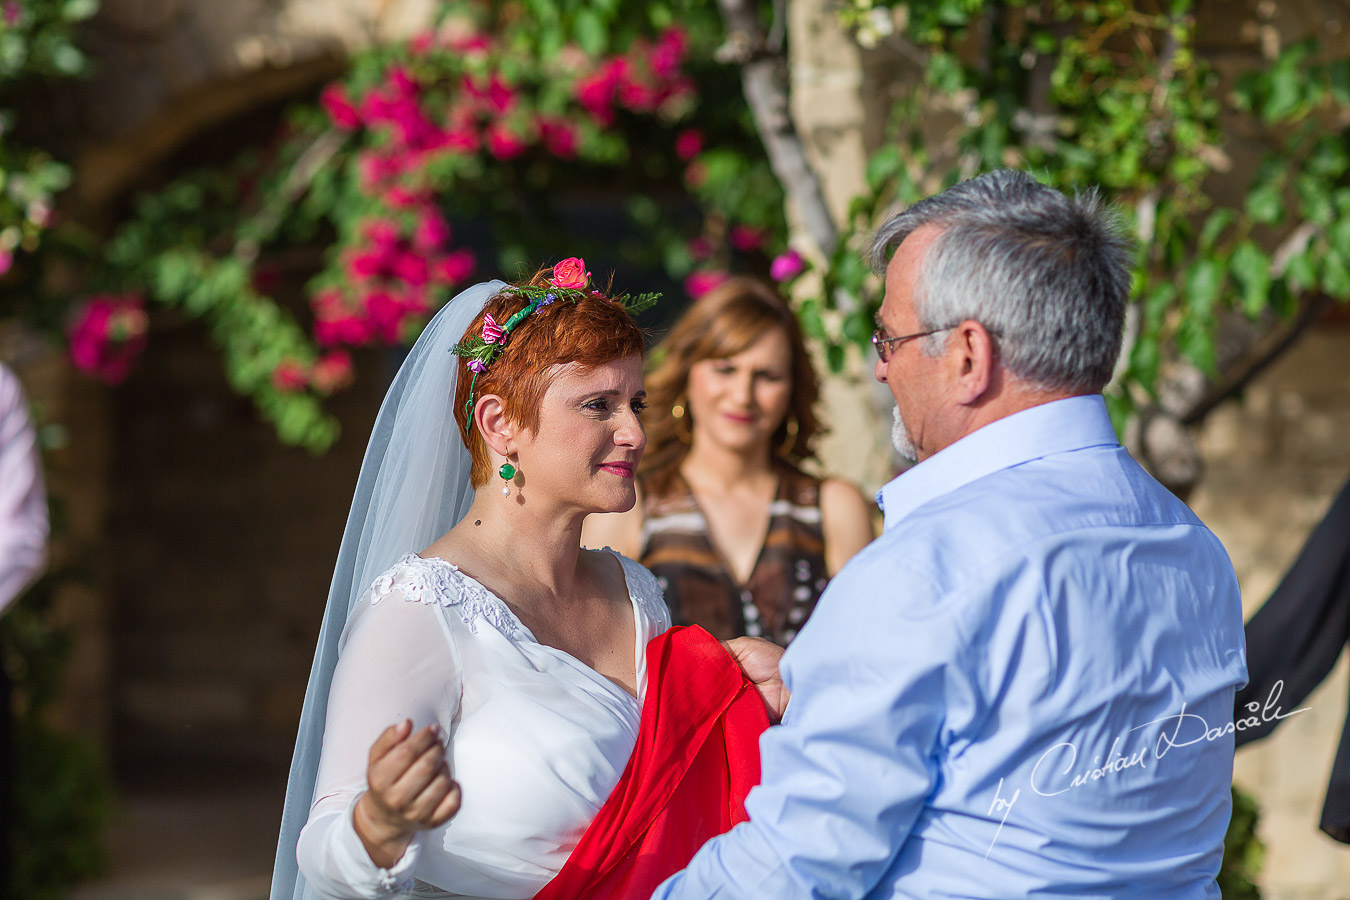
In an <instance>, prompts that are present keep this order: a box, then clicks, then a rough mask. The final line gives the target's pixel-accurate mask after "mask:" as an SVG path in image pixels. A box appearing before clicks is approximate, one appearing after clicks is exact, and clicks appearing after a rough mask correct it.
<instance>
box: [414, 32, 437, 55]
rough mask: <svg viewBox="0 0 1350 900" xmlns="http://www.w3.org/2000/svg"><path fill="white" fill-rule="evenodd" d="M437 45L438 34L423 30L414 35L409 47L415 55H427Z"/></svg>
mask: <svg viewBox="0 0 1350 900" xmlns="http://www.w3.org/2000/svg"><path fill="white" fill-rule="evenodd" d="M434 46H436V35H435V34H433V33H432V32H430V31H423V32H421V33H419V34H416V35H413V38H412V40H410V41H408V49H409V50H410V51H412V54H413V55H414V56H425V55H426V54H427V53H428V52H430V51H431V48H432V47H434Z"/></svg>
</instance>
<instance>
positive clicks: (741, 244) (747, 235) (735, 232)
mask: <svg viewBox="0 0 1350 900" xmlns="http://www.w3.org/2000/svg"><path fill="white" fill-rule="evenodd" d="M731 246H733V247H735V248H736V249H737V250H740V251H741V252H742V253H751V252H753V251H755V250H758V249H759V248H760V247H763V246H764V232H762V231H760V230H759V229H758V228H751V227H750V226H749V225H733V226H732V228H731Z"/></svg>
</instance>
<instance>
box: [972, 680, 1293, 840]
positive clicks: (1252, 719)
mask: <svg viewBox="0 0 1350 900" xmlns="http://www.w3.org/2000/svg"><path fill="white" fill-rule="evenodd" d="M1283 691H1284V682H1283V681H1277V682H1275V684H1274V685H1273V686H1272V687H1271V689H1270V696H1269V697H1267V698H1266V702H1265V703H1264V704H1263V703H1257V702H1253V703H1248V704H1247V706H1246V712H1247V715H1246V716H1243V717H1241V718H1236V719H1234V720H1233V721H1231V722H1224V723H1223V724H1222V725H1216V726H1214V727H1210V724H1209V723H1208V722H1206V721H1205V719H1204V717H1202V716H1198V715H1196V714H1195V713H1190V712H1187V711H1186V704H1185V703H1182V704H1181V710H1180V711H1179V712H1177V713H1175V714H1173V715H1170V716H1163V717H1162V718H1160V719H1154V720H1152V721H1151V722H1145V723H1144V724H1142V725H1136V726H1134V727H1133V728H1130V729H1128V730H1127V731H1126V732H1125V733H1124V734H1122V735H1118V736H1117V737H1116V738H1115V739H1114V740H1112V741H1111V749H1110V751H1109V752H1108V753H1107V754H1106V759H1105V760H1104V761H1103V760H1102V757H1101V756H1095V757H1093V759H1092V763H1091V764H1090V765H1087V766H1083V765H1081V764H1080V763H1079V759H1078V748H1077V747H1076V746H1075V745H1074V744H1073V743H1071V742H1069V741H1061V742H1060V743H1058V744H1054V745H1052V746H1051V747H1049V748H1048V749H1047V750H1046V751H1045V752H1044V753H1042V754H1041V756H1040V758H1039V759H1037V760H1036V765H1035V766H1033V767H1032V769H1031V777H1030V779H1029V781H1030V785H1029V786H1030V788H1031V790H1032V791H1033V792H1034V793H1036V794H1038V795H1039V796H1041V797H1058V796H1060V795H1061V794H1067V793H1069V792H1070V791H1072V790H1074V789H1076V788H1081V787H1083V786H1085V785H1088V784H1091V783H1093V782H1096V781H1101V780H1102V779H1103V778H1110V777H1112V776H1118V775H1120V774H1121V773H1123V772H1126V771H1128V770H1129V769H1135V768H1139V769H1147V768H1148V767H1149V764H1150V762H1158V761H1161V760H1162V759H1163V757H1165V756H1166V755H1167V754H1168V752H1169V751H1171V750H1175V749H1177V748H1180V747H1189V746H1191V745H1192V744H1198V743H1200V742H1201V741H1217V740H1219V739H1220V738H1223V737H1226V736H1227V735H1230V734H1233V733H1235V732H1238V731H1246V730H1249V729H1252V728H1260V727H1261V726H1262V725H1265V724H1268V723H1270V722H1276V721H1279V720H1280V719H1287V718H1289V717H1290V716H1295V715H1298V714H1299V713H1301V712H1307V711H1308V710H1309V709H1310V707H1306V706H1305V707H1303V708H1302V709H1296V710H1293V711H1292V712H1284V711H1282V710H1281V709H1280V706H1279V700H1280V694H1281V693H1282V692H1283ZM1155 725H1156V726H1158V738H1157V740H1156V741H1153V742H1152V743H1145V744H1144V746H1142V747H1140V748H1138V749H1137V750H1135V751H1133V752H1125V751H1122V749H1121V744H1122V742H1123V741H1125V740H1126V739H1127V737H1128V736H1129V735H1130V734H1132V733H1134V732H1136V731H1142V730H1143V729H1145V728H1150V727H1152V726H1155ZM1183 729H1184V731H1185V734H1183ZM1127 749H1128V747H1127ZM1021 796H1022V789H1021V788H1018V789H1017V790H1015V791H1013V792H1012V796H1004V794H1003V779H1002V778H1000V779H999V780H998V787H997V788H995V789H994V802H993V803H991V804H990V805H989V813H988V814H989V815H991V816H995V815H999V814H1002V815H1001V818H1000V819H999V823H998V830H997V831H995V832H994V839H993V840H992V841H990V842H989V849H988V850H986V851H985V852H984V855H985V858H986V859H987V858H988V857H989V851H990V850H993V849H994V844H996V843H998V836H999V834H1000V833H1001V832H1002V831H1003V825H1004V823H1005V822H1007V821H1008V814H1009V813H1011V812H1012V809H1013V805H1014V804H1016V803H1017V799H1018V798H1019V797H1021Z"/></svg>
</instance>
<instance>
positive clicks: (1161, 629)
mask: <svg viewBox="0 0 1350 900" xmlns="http://www.w3.org/2000/svg"><path fill="white" fill-rule="evenodd" d="M878 499H879V500H880V501H881V502H882V505H883V509H884V512H885V530H884V531H883V533H882V535H881V537H879V538H878V539H877V540H876V541H874V542H873V543H872V544H871V545H869V546H868V547H867V548H866V549H865V550H863V551H862V552H861V553H860V554H859V555H858V556H857V557H856V558H855V559H854V560H853V561H851V562H850V563H849V564H848V565H847V566H845V568H844V569H843V571H841V572H840V573H839V575H838V576H836V578H835V579H834V580H833V581H832V582H831V583H830V586H829V588H828V589H827V590H826V592H825V594H824V596H823V597H822V598H821V601H820V604H819V606H818V607H817V608H816V611H815V613H814V615H813V616H812V617H811V620H810V621H809V623H808V624H807V627H806V628H805V629H803V631H802V632H801V634H800V635H799V636H798V637H797V639H796V640H795V641H794V642H793V644H792V647H791V649H789V650H788V652H787V654H786V655H785V656H784V657H783V660H782V664H781V670H782V673H783V678H784V681H785V682H786V684H787V686H788V688H789V689H790V690H791V692H792V700H791V701H790V703H789V704H788V708H787V713H786V715H785V717H784V720H783V724H782V725H780V726H777V727H774V728H770V729H769V730H768V731H767V732H766V733H765V734H764V736H763V738H762V739H761V741H760V750H761V755H762V771H763V775H762V783H761V785H760V786H759V787H757V788H755V789H754V790H753V791H751V793H750V796H749V798H748V799H747V801H746V809H747V810H748V812H749V813H750V821H749V822H746V823H743V824H741V825H738V826H737V827H736V828H734V829H732V830H731V831H730V832H729V833H727V834H725V835H722V836H721V837H719V838H716V839H714V840H712V841H710V842H709V843H708V844H707V845H705V846H704V847H703V849H702V850H701V851H699V853H698V854H697V855H696V856H695V857H694V859H693V861H692V862H691V863H690V864H689V868H688V869H686V870H685V871H684V872H681V873H679V874H677V875H675V876H673V877H672V878H671V879H669V880H668V881H666V882H665V883H664V884H663V885H662V886H661V887H660V888H659V889H658V890H657V891H656V894H655V895H654V897H656V898H660V900H693V898H719V900H730V898H750V897H756V898H759V897H763V898H775V900H790V898H806V897H811V898H825V897H830V898H846V897H847V898H858V897H865V898H890V897H913V898H925V900H928V898H945V897H977V898H999V897H1009V898H1013V897H1016V898H1021V897H1029V896H1038V897H1039V896H1050V895H1053V896H1056V897H1145V896H1147V897H1150V898H1198V897H1215V898H1217V897H1218V896H1219V891H1218V887H1217V885H1216V884H1215V876H1216V875H1217V873H1218V871H1219V863H1220V861H1221V858H1222V854H1223V837H1224V832H1225V830H1226V829H1227V826H1228V819H1229V814H1230V811H1231V810H1230V795H1229V783H1230V781H1231V777H1232V765H1233V694H1234V690H1235V689H1236V688H1237V687H1238V686H1239V685H1241V684H1243V683H1245V681H1246V677H1247V675H1246V662H1245V645H1244V641H1243V634H1242V607H1241V602H1240V598H1239V595H1238V587H1237V581H1236V579H1235V577H1234V575H1233V567H1232V565H1231V564H1230V563H1229V560H1228V556H1227V554H1226V553H1225V552H1224V550H1223V547H1222V546H1221V545H1220V544H1219V541H1218V539H1217V538H1215V537H1214V535H1213V534H1212V533H1211V532H1210V531H1209V529H1207V528H1206V527H1205V526H1204V524H1202V523H1201V522H1200V520H1199V519H1197V518H1196V517H1195V515H1194V514H1193V513H1192V512H1191V511H1190V510H1189V509H1188V508H1187V507H1186V506H1185V505H1184V504H1183V503H1181V501H1179V500H1177V499H1176V498H1175V497H1173V496H1172V495H1171V494H1170V493H1168V492H1167V491H1166V490H1165V489H1163V487H1162V486H1161V485H1159V484H1158V483H1157V482H1156V481H1154V480H1153V479H1152V478H1151V477H1149V475H1148V474H1147V473H1145V472H1144V470H1143V469H1141V468H1140V467H1139V465H1138V464H1137V463H1136V462H1135V461H1134V460H1133V459H1132V458H1131V457H1130V455H1129V454H1128V453H1127V452H1126V451H1125V450H1124V449H1123V448H1122V447H1121V446H1120V444H1119V443H1118V442H1117V440H1116V437H1115V433H1114V431H1113V430H1112V427H1111V422H1110V419H1109V418H1108V416H1107V413H1106V406H1105V404H1104V403H1103V401H1102V399H1101V397H1100V396H1096V395H1093V396H1083V397H1073V398H1070V399H1067V400H1059V401H1055V402H1052V403H1047V404H1043V405H1041V406H1037V407H1034V408H1032V409H1029V410H1025V411H1023V412H1020V413H1017V414H1015V415H1012V416H1009V417H1007V418H1004V419H1000V420H998V421H996V422H994V423H992V424H990V425H987V426H985V427H984V428H981V429H980V430H978V431H976V432H975V433H973V434H971V435H969V436H967V437H965V438H963V439H962V440H960V441H958V442H957V443H955V444H953V445H951V446H950V447H948V448H946V449H945V450H943V451H941V452H940V453H937V454H935V455H934V456H932V457H930V458H929V459H927V460H925V461H924V462H922V463H920V464H918V465H916V466H914V467H913V468H912V469H910V470H909V471H907V472H905V473H904V474H902V475H900V476H899V477H898V478H896V479H895V480H894V481H892V482H890V483H889V484H887V485H886V486H885V487H884V488H882V490H881V493H880V495H879V498H878Z"/></svg>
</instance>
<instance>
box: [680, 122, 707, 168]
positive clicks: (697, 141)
mask: <svg viewBox="0 0 1350 900" xmlns="http://www.w3.org/2000/svg"><path fill="white" fill-rule="evenodd" d="M702 152H703V134H702V132H700V131H698V130H697V129H694V128H686V129H685V130H684V131H681V132H680V133H679V134H677V135H676V136H675V155H676V156H678V157H679V158H680V159H682V160H684V161H686V162H688V161H689V160H691V159H693V158H694V157H695V156H698V155H699V154H700V153H702Z"/></svg>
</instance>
